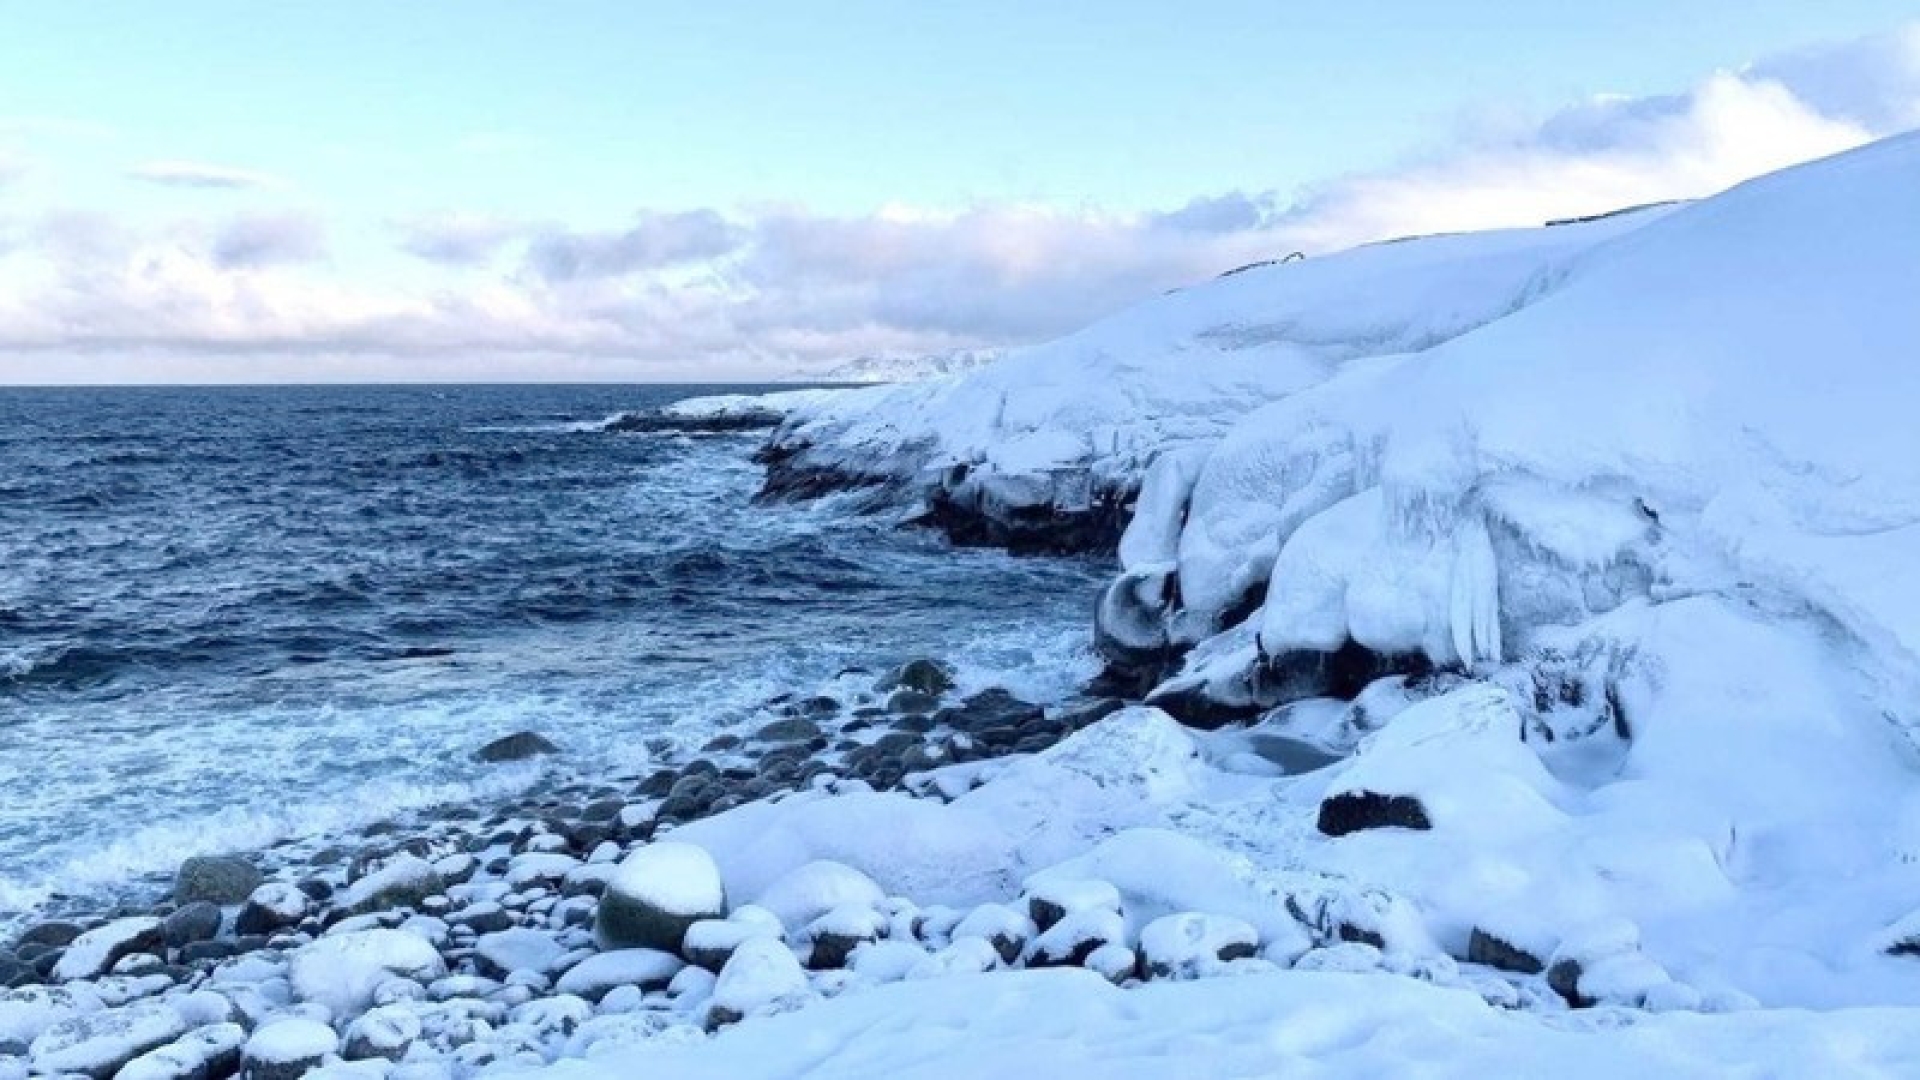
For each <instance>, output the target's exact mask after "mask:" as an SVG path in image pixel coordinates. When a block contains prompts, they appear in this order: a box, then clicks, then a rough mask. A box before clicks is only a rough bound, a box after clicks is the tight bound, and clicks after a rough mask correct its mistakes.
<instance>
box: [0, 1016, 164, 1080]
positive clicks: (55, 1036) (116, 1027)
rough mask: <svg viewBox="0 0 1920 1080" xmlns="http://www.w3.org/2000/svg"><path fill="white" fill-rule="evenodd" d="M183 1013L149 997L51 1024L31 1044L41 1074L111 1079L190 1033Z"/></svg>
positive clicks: (34, 1062)
mask: <svg viewBox="0 0 1920 1080" xmlns="http://www.w3.org/2000/svg"><path fill="white" fill-rule="evenodd" d="M187 1030H188V1024H187V1021H186V1020H185V1018H183V1017H182V1016H181V1015H180V1014H179V1013H178V1012H176V1011H174V1010H173V1009H170V1008H168V1007H167V1006H166V1005H163V1004H161V1003H159V1002H154V1001H146V1002H140V1003H138V1004H134V1005H128V1006H126V1007H124V1008H119V1009H106V1010H103V1011H101V1012H91V1013H82V1014H80V1015H77V1016H71V1017H68V1018H67V1019H65V1020H62V1021H60V1022H59V1023H57V1024H55V1025H53V1026H52V1027H50V1028H48V1029H47V1030H46V1031H44V1032H42V1033H41V1034H40V1035H39V1037H38V1038H35V1039H34V1040H33V1042H32V1044H31V1045H30V1046H29V1047H28V1051H27V1052H28V1055H29V1057H30V1058H31V1060H32V1061H33V1069H34V1071H35V1072H38V1073H73V1074H79V1075H83V1076H90V1077H93V1078H94V1080H107V1078H108V1077H111V1076H112V1075H114V1074H115V1073H117V1072H119V1071H120V1069H121V1067H122V1066H124V1065H126V1064H127V1063H128V1062H130V1061H132V1060H133V1059H134V1058H137V1057H139V1056H140V1055H142V1054H145V1053H146V1052H147V1051H149V1050H155V1049H158V1048H159V1047H162V1046H165V1045H167V1044H168V1043H170V1042H172V1041H173V1040H175V1039H177V1038H179V1037H180V1036H182V1035H185V1034H186V1033H187Z"/></svg>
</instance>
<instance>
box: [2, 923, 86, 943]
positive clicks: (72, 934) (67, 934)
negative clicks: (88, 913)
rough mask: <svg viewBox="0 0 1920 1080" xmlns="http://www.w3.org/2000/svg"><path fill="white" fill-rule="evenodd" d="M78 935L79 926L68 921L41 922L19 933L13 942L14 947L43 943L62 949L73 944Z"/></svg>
mask: <svg viewBox="0 0 1920 1080" xmlns="http://www.w3.org/2000/svg"><path fill="white" fill-rule="evenodd" d="M79 936H80V927H79V926H78V925H77V924H74V923H70V922H43V923H40V924H38V925H37V926H34V927H33V928H32V929H30V930H28V931H27V932H26V933H24V934H21V935H20V940H18V941H16V942H14V946H15V948H18V947H20V946H24V945H45V946H48V947H49V948H55V949H63V948H65V947H67V946H68V945H71V944H73V939H74V938H77V937H79Z"/></svg>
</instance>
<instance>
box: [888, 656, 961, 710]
mask: <svg viewBox="0 0 1920 1080" xmlns="http://www.w3.org/2000/svg"><path fill="white" fill-rule="evenodd" d="M874 689H875V690H877V691H879V692H880V693H883V694H884V693H886V692H888V691H890V690H911V691H913V692H915V693H917V694H922V695H925V696H926V697H929V698H936V699H937V698H938V697H939V696H940V695H941V694H944V693H946V692H947V691H949V690H951V689H953V673H952V672H950V671H948V670H947V667H946V665H944V664H942V663H940V662H939V661H938V660H929V659H927V658H925V657H922V658H920V659H918V660H909V661H907V662H906V663H904V664H902V665H900V666H899V667H898V668H896V669H894V670H893V671H892V672H891V673H890V674H888V675H887V676H886V677H885V678H882V679H881V680H880V681H879V682H878V683H877V684H875V686H874ZM888 707H889V708H893V704H892V702H891V701H889V702H888ZM894 711H895V712H914V711H917V710H913V709H898V708H896V709H894Z"/></svg>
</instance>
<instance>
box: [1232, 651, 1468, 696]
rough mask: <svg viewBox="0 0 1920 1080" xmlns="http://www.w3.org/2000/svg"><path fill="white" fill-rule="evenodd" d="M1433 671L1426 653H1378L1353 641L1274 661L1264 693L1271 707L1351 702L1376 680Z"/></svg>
mask: <svg viewBox="0 0 1920 1080" xmlns="http://www.w3.org/2000/svg"><path fill="white" fill-rule="evenodd" d="M1432 670H1433V665H1432V663H1430V662H1429V661H1428V660H1427V658H1426V655H1425V654H1423V653H1380V652H1374V651H1373V650H1372V649H1369V648H1367V647H1366V646H1365V645H1362V644H1360V643H1359V642H1356V641H1354V640H1353V639H1351V638H1349V639H1348V640H1347V641H1346V642H1345V643H1344V644H1342V645H1341V646H1340V647H1339V648H1338V649H1335V650H1334V651H1332V652H1317V651H1314V650H1311V649H1301V650H1296V651H1294V652H1288V653H1282V654H1280V655H1278V656H1275V657H1273V658H1272V659H1270V660H1268V662H1267V666H1266V671H1265V672H1264V673H1263V675H1262V677H1261V690H1262V694H1263V696H1264V697H1268V698H1270V699H1271V700H1270V701H1269V702H1268V704H1270V705H1280V704H1284V703H1286V702H1288V701H1297V700H1299V699H1301V698H1309V697H1335V698H1340V699H1341V700H1343V701H1351V700H1353V699H1354V698H1355V697H1358V696H1359V694H1360V691H1362V690H1365V689H1366V688H1367V684H1368V683H1371V682H1373V681H1374V680H1375V679H1384V678H1386V677H1387V676H1389V675H1424V674H1426V673H1428V672H1430V671H1432Z"/></svg>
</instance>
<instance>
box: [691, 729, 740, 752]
mask: <svg viewBox="0 0 1920 1080" xmlns="http://www.w3.org/2000/svg"><path fill="white" fill-rule="evenodd" d="M741 741H742V740H741V738H740V736H738V735H734V734H731V733H728V734H722V735H715V736H714V737H713V738H711V739H708V740H707V744H706V745H705V746H702V747H701V748H700V752H701V753H703V754H717V753H720V752H721V751H724V750H732V749H735V748H736V747H738V746H739V745H740V743H741Z"/></svg>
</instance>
